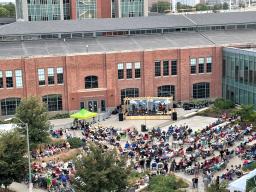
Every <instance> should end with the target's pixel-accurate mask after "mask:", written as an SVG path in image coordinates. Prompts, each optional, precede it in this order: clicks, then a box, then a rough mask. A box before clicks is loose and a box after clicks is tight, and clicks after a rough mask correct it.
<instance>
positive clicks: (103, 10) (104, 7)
mask: <svg viewBox="0 0 256 192" xmlns="http://www.w3.org/2000/svg"><path fill="white" fill-rule="evenodd" d="M111 16H112V15H111V0H97V18H111Z"/></svg>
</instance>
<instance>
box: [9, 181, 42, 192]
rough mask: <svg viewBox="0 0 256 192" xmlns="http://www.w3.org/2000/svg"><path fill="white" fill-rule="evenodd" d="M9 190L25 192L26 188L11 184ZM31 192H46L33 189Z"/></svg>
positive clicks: (22, 184) (18, 184)
mask: <svg viewBox="0 0 256 192" xmlns="http://www.w3.org/2000/svg"><path fill="white" fill-rule="evenodd" d="M9 189H10V190H13V191H15V192H26V191H28V186H27V185H26V184H24V183H16V182H13V183H12V184H11V185H10V186H9ZM33 192H47V190H43V189H36V188H33Z"/></svg>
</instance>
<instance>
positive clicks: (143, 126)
mask: <svg viewBox="0 0 256 192" xmlns="http://www.w3.org/2000/svg"><path fill="white" fill-rule="evenodd" d="M141 132H147V127H146V125H144V124H141Z"/></svg>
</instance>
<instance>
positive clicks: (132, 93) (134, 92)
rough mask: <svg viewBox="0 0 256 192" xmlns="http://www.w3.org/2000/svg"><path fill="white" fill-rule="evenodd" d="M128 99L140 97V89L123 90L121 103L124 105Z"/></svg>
mask: <svg viewBox="0 0 256 192" xmlns="http://www.w3.org/2000/svg"><path fill="white" fill-rule="evenodd" d="M126 97H139V89H138V88H127V89H122V90H121V103H122V104H123V102H124V98H126Z"/></svg>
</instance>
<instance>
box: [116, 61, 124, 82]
mask: <svg viewBox="0 0 256 192" xmlns="http://www.w3.org/2000/svg"><path fill="white" fill-rule="evenodd" d="M117 70H118V79H124V64H123V63H119V64H118V65H117Z"/></svg>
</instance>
